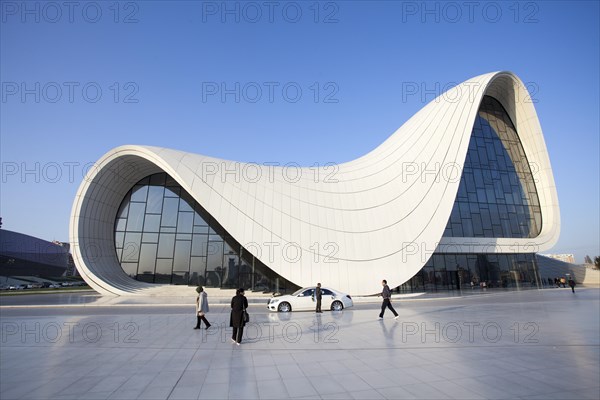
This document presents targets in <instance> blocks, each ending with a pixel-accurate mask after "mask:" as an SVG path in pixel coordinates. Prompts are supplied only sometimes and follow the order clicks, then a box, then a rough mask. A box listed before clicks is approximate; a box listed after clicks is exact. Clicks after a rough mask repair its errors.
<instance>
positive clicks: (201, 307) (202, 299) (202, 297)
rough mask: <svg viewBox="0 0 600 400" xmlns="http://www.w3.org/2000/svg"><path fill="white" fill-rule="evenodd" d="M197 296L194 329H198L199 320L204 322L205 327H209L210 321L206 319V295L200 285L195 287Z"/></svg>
mask: <svg viewBox="0 0 600 400" xmlns="http://www.w3.org/2000/svg"><path fill="white" fill-rule="evenodd" d="M196 292H198V296H196V318H197V322H196V326H195V327H194V329H200V321H203V322H204V325H205V326H206V329H208V328H210V323H209V322H208V320H207V319H206V313H207V312H208V295H207V294H206V292H205V291H204V288H203V287H202V286H198V287H197V288H196Z"/></svg>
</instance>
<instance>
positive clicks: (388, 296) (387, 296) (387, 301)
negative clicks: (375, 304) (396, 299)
mask: <svg viewBox="0 0 600 400" xmlns="http://www.w3.org/2000/svg"><path fill="white" fill-rule="evenodd" d="M381 285H382V286H383V290H382V291H381V297H383V303H382V304H381V313H379V319H383V313H384V312H385V309H386V307H387V308H389V309H390V310H391V311H392V312H393V313H394V319H398V313H397V312H396V310H394V307H392V302H391V300H392V291H391V290H390V287H389V286H388V285H387V281H386V280H385V279H384V280H383V281H381Z"/></svg>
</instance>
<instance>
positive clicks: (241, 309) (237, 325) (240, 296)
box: [229, 288, 248, 346]
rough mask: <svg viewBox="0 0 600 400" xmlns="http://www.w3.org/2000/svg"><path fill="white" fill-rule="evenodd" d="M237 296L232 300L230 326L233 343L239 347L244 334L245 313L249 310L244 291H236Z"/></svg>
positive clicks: (241, 289)
mask: <svg viewBox="0 0 600 400" xmlns="http://www.w3.org/2000/svg"><path fill="white" fill-rule="evenodd" d="M235 293H236V294H235V296H234V297H233V298H232V299H231V316H230V319H229V326H231V327H232V328H233V335H231V341H232V342H233V343H235V344H237V345H238V346H239V345H240V343H242V335H243V334H244V325H245V322H244V313H245V312H246V308H248V299H247V298H246V296H244V289H243V288H240V289H238V290H236V292H235Z"/></svg>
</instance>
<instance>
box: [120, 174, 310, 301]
mask: <svg viewBox="0 0 600 400" xmlns="http://www.w3.org/2000/svg"><path fill="white" fill-rule="evenodd" d="M115 249H116V252H117V259H118V260H119V262H120V263H121V267H122V268H123V270H124V271H125V272H126V273H127V274H128V275H129V276H131V277H132V278H134V279H137V280H140V281H144V282H149V283H166V284H174V285H203V286H206V287H218V288H239V287H244V288H246V289H252V290H257V291H266V292H282V293H283V292H288V291H293V290H296V289H297V288H298V287H297V286H296V285H293V284H291V283H290V282H289V281H287V280H285V279H283V278H281V277H279V276H278V275H277V274H275V273H274V272H273V271H271V270H270V269H269V268H267V267H266V266H265V265H264V264H263V263H261V262H260V261H259V260H258V259H256V258H255V257H254V256H253V255H252V254H251V253H250V252H249V251H247V250H246V249H244V248H242V246H241V245H240V244H239V243H237V242H236V241H235V240H234V239H233V238H232V237H231V236H230V235H229V234H227V232H226V231H225V230H224V229H223V228H222V227H221V226H220V225H219V224H218V223H217V222H216V221H215V220H214V218H212V217H211V216H210V215H209V214H208V213H207V212H206V211H205V210H204V209H203V208H202V207H200V205H199V204H198V203H197V202H196V201H195V200H194V199H193V198H192V197H191V196H190V195H189V194H188V193H187V192H186V191H185V190H183V188H181V186H179V184H178V183H177V182H175V180H174V179H173V178H171V177H170V176H169V175H167V174H166V173H159V174H154V175H151V176H148V177H146V178H144V179H142V180H140V181H139V182H138V183H136V184H135V185H134V186H133V188H132V189H131V190H130V191H129V192H128V193H127V195H126V196H125V198H124V199H123V202H122V203H121V206H120V209H119V212H118V214H117V219H116V221H115Z"/></svg>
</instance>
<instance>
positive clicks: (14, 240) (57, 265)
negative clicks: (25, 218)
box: [0, 229, 70, 278]
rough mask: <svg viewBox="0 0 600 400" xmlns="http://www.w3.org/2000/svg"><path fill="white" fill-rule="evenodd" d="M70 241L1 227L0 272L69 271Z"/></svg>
mask: <svg viewBox="0 0 600 400" xmlns="http://www.w3.org/2000/svg"><path fill="white" fill-rule="evenodd" d="M69 258H70V254H69V245H68V243H66V244H63V243H61V242H48V241H46V240H42V239H38V238H36V237H33V236H29V235H24V234H22V233H18V232H13V231H7V230H6V229H0V276H38V277H43V278H53V277H60V276H65V275H67V269H68V267H69Z"/></svg>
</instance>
